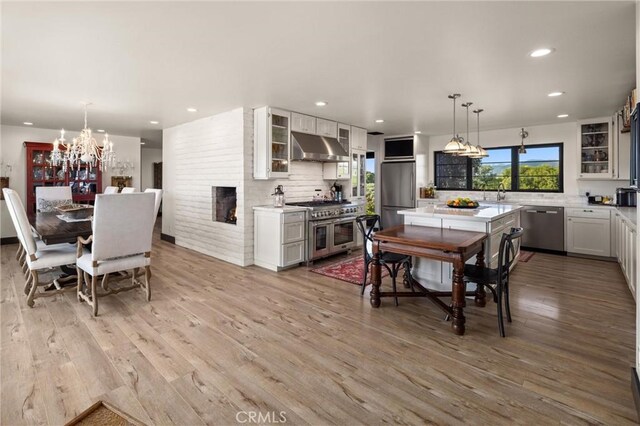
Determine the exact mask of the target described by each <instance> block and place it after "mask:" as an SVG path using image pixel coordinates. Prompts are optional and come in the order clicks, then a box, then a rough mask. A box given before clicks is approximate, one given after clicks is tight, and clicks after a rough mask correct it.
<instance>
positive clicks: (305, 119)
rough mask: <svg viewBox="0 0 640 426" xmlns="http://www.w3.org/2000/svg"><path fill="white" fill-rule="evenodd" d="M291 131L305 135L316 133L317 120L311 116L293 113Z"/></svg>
mask: <svg viewBox="0 0 640 426" xmlns="http://www.w3.org/2000/svg"><path fill="white" fill-rule="evenodd" d="M291 130H293V131H295V132H303V133H313V134H315V133H316V118H315V117H312V116H310V115H305V114H300V113H297V112H292V113H291Z"/></svg>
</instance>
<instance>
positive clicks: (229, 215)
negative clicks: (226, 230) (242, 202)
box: [211, 186, 238, 225]
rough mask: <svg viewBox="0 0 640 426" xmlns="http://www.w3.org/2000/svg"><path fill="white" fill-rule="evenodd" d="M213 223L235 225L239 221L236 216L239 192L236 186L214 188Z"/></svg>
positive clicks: (212, 189) (212, 190)
mask: <svg viewBox="0 0 640 426" xmlns="http://www.w3.org/2000/svg"><path fill="white" fill-rule="evenodd" d="M211 196H212V199H213V206H212V207H213V208H212V209H211V210H212V211H213V221H214V222H224V223H230V224H232V225H235V224H236V222H237V221H238V216H237V214H236V208H237V192H236V188H235V186H212V187H211Z"/></svg>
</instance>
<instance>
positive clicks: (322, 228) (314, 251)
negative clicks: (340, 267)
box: [309, 222, 333, 259]
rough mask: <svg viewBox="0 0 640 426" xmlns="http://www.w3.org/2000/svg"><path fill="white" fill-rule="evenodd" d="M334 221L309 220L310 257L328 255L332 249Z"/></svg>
mask: <svg viewBox="0 0 640 426" xmlns="http://www.w3.org/2000/svg"><path fill="white" fill-rule="evenodd" d="M332 229H333V227H332V222H309V258H310V259H316V258H318V257H322V256H326V255H328V254H329V252H330V249H331V240H332V238H331V231H332Z"/></svg>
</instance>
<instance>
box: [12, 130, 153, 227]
mask: <svg viewBox="0 0 640 426" xmlns="http://www.w3.org/2000/svg"><path fill="white" fill-rule="evenodd" d="M59 132H60V130H59V129H58V130H56V129H40V128H36V127H21V126H1V127H0V159H1V160H2V161H3V162H5V163H9V164H11V165H12V166H13V171H12V173H11V176H10V178H11V179H10V187H11V188H12V189H14V190H15V191H17V192H18V194H20V197H21V198H22V201H23V202H26V185H27V177H26V161H27V159H26V148H25V147H24V146H23V143H24V142H43V143H51V142H53V140H54V139H55V138H56V137H57V136H58V135H59ZM78 134H79V132H74V131H68V132H67V133H66V135H65V137H67V139H68V140H71V138H73V137H75V136H77V135H78ZM109 138H110V139H111V140H113V146H114V150H115V151H116V155H117V158H119V159H129V160H130V161H131V162H133V164H134V167H135V169H134V172H133V184H134V186H139V185H140V138H134V137H129V136H116V135H109ZM96 139H97V140H98V142H101V140H102V136H101V135H97V138H96ZM114 172H115V171H105V172H103V174H102V187H103V188H102V189H104V187H106V186H108V185H109V184H110V183H111V175H112V174H117V173H114ZM0 212H1V217H0V227H1V228H0V234H1V236H2V238H5V237H14V236H15V235H16V233H15V229H14V228H13V224H12V223H11V218H10V217H9V213H8V211H7V209H6V205H5V202H4V200H3V201H2V207H1V210H0Z"/></svg>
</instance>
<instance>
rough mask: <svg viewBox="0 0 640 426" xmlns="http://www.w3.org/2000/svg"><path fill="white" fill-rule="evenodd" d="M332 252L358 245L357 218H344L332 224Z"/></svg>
mask: <svg viewBox="0 0 640 426" xmlns="http://www.w3.org/2000/svg"><path fill="white" fill-rule="evenodd" d="M331 227H332V232H331V236H332V237H333V239H332V240H331V253H334V252H339V251H345V250H348V249H350V248H351V247H355V245H356V232H357V229H358V228H357V227H356V219H355V218H353V217H350V218H343V219H338V220H336V221H334V222H333V223H332V224H331Z"/></svg>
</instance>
